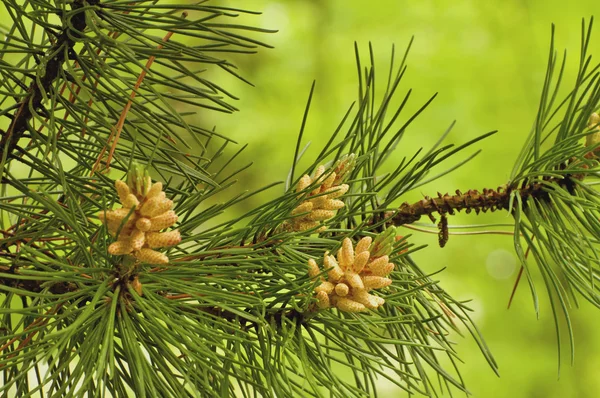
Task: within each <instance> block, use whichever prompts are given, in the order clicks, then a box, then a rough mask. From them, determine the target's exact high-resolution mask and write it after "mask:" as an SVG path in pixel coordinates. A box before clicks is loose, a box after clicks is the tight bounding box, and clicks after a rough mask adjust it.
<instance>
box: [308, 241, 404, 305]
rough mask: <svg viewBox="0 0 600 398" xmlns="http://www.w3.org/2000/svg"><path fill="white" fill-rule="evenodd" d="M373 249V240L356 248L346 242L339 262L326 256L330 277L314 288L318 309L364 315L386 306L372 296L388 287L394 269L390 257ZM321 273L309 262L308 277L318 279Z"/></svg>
mask: <svg viewBox="0 0 600 398" xmlns="http://www.w3.org/2000/svg"><path fill="white" fill-rule="evenodd" d="M374 246H376V244H373V245H372V239H371V238H370V237H364V238H362V239H361V240H360V241H359V242H358V243H357V244H356V246H355V247H353V246H352V241H351V240H350V239H349V238H345V239H344V241H343V242H342V247H341V248H340V250H339V251H338V252H337V260H336V258H335V257H334V256H332V255H330V254H329V252H326V253H325V255H324V256H323V267H324V269H325V270H329V271H328V272H327V274H326V275H327V277H326V278H324V277H323V276H321V281H322V282H321V284H320V285H319V286H317V287H316V288H315V292H316V294H317V305H318V306H319V308H329V307H337V308H338V309H339V310H341V311H347V312H361V311H366V310H367V309H376V308H378V307H380V306H382V305H383V304H384V303H385V300H384V299H383V298H381V297H379V296H375V295H372V294H370V293H369V291H370V290H372V289H380V288H383V287H386V286H389V285H390V284H391V283H392V280H391V279H390V278H388V277H387V276H388V275H389V273H390V272H392V270H393V269H394V264H393V263H390V262H389V257H388V255H387V254H384V255H381V250H377V249H376V248H375V247H374ZM320 273H321V271H320V269H319V266H318V265H317V263H316V261H315V260H313V259H310V260H308V274H309V275H310V276H311V277H313V278H316V277H317V276H318V275H319V274H320Z"/></svg>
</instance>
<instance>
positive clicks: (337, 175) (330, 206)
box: [288, 153, 356, 232]
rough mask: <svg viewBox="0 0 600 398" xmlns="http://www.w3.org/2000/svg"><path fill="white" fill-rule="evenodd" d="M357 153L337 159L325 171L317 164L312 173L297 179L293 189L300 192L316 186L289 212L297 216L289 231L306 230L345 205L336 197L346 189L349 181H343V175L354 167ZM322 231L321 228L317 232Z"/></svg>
mask: <svg viewBox="0 0 600 398" xmlns="http://www.w3.org/2000/svg"><path fill="white" fill-rule="evenodd" d="M355 162H356V155H354V154H353V153H352V154H349V155H345V156H343V157H342V158H340V159H339V160H338V161H337V162H336V164H335V166H334V167H333V170H332V171H330V172H327V171H326V168H325V166H323V165H320V166H319V167H317V169H316V170H315V173H314V176H313V177H311V176H309V175H308V174H305V175H304V176H302V178H300V181H298V186H297V187H296V192H302V191H304V190H305V189H306V188H308V187H310V186H311V185H316V187H315V188H314V189H313V190H312V191H310V192H309V193H308V194H307V195H306V196H305V200H303V201H302V203H301V204H300V205H299V206H297V207H296V208H295V209H294V210H293V211H292V216H296V215H297V217H295V218H294V219H293V220H291V221H290V222H289V224H288V225H289V227H290V229H291V230H292V231H306V230H309V229H312V228H315V227H317V226H319V224H321V222H323V221H325V220H329V219H330V218H333V217H334V216H335V215H336V213H337V211H338V210H339V209H341V208H342V207H344V202H343V201H341V200H339V199H338V198H339V197H340V196H342V195H344V194H345V193H346V192H348V189H349V186H348V184H342V182H343V181H344V179H345V178H346V176H347V175H348V174H349V172H350V171H352V169H353V168H354V164H355ZM323 230H325V227H321V229H319V232H322V231H323Z"/></svg>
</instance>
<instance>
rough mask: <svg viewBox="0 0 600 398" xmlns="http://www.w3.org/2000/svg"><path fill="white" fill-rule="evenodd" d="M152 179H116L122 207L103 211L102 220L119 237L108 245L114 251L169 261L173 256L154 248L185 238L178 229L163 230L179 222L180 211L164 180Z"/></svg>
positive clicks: (145, 259)
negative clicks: (132, 183)
mask: <svg viewBox="0 0 600 398" xmlns="http://www.w3.org/2000/svg"><path fill="white" fill-rule="evenodd" d="M146 178H147V179H148V181H145V182H144V183H143V184H137V185H138V186H137V187H136V186H132V187H130V186H128V185H127V184H126V183H125V182H123V181H120V180H117V181H115V188H116V190H117V194H118V195H119V201H120V202H121V205H122V207H121V208H119V209H115V210H109V211H102V212H100V214H98V217H99V218H100V221H101V222H102V223H103V224H105V225H106V228H107V229H108V232H109V233H110V234H111V235H112V236H116V237H117V241H116V242H113V243H112V244H111V245H110V246H109V247H108V252H109V253H110V254H113V255H126V254H128V255H133V256H134V257H135V258H137V259H138V260H140V261H142V262H145V263H150V264H167V263H168V262H169V258H168V257H167V256H166V255H165V254H163V253H160V252H158V251H156V250H154V249H158V248H165V247H169V246H174V245H176V244H178V243H179V242H180V241H181V235H180V233H179V231H178V230H172V231H168V232H159V231H160V230H163V229H165V228H168V227H171V226H173V225H174V224H175V223H176V222H177V214H175V212H174V211H173V210H171V208H172V207H173V201H172V200H170V199H167V198H166V194H165V192H164V191H163V186H162V183H161V182H156V183H154V184H151V181H150V180H149V178H150V177H146Z"/></svg>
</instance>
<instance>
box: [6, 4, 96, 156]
mask: <svg viewBox="0 0 600 398" xmlns="http://www.w3.org/2000/svg"><path fill="white" fill-rule="evenodd" d="M98 2H99V1H98V0H75V1H73V2H72V3H71V9H72V10H73V11H74V13H73V15H72V16H71V17H70V18H69V22H68V23H66V24H65V25H66V26H67V27H66V28H64V29H63V31H62V33H61V34H60V35H58V38H57V40H56V43H55V44H54V45H53V46H52V47H51V48H50V49H49V50H48V51H47V52H46V55H45V58H44V59H43V61H44V62H45V68H44V72H43V74H42V77H41V78H40V79H39V84H38V82H37V81H35V80H34V81H33V82H31V85H30V86H29V94H28V95H27V96H25V97H24V98H23V100H22V101H21V102H20V104H19V107H18V108H17V110H16V111H15V114H14V115H13V118H12V122H11V124H10V126H9V127H8V130H7V131H6V132H5V133H4V134H3V135H2V138H1V139H0V147H2V149H3V151H4V153H5V154H6V156H7V157H12V153H13V151H14V150H15V148H16V146H17V143H18V142H19V139H21V137H22V136H23V133H24V132H25V131H26V130H27V123H28V122H29V120H30V119H31V118H32V117H33V114H32V109H33V110H38V109H41V108H42V100H43V99H44V94H45V93H46V92H48V91H49V90H50V87H51V85H52V83H53V82H54V80H56V78H57V77H58V75H59V74H60V71H61V68H62V65H63V63H64V61H65V54H67V53H69V52H70V51H72V50H73V46H74V45H75V41H74V40H73V39H72V38H71V36H74V37H78V36H80V35H81V32H83V30H84V29H85V28H86V26H87V22H86V18H85V13H84V11H83V10H82V11H79V12H77V11H78V10H81V9H83V8H84V6H85V5H86V4H89V5H97V4H98ZM68 26H72V27H73V28H72V29H71V28H69V27H68ZM64 47H66V51H65V48H64Z"/></svg>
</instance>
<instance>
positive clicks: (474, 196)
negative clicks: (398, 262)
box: [386, 173, 585, 226]
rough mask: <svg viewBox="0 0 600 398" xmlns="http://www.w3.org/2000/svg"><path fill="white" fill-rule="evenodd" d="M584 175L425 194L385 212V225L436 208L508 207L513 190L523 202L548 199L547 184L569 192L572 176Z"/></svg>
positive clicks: (444, 210)
mask: <svg viewBox="0 0 600 398" xmlns="http://www.w3.org/2000/svg"><path fill="white" fill-rule="evenodd" d="M584 178H585V174H582V173H581V174H567V175H565V176H564V177H563V178H558V177H547V176H546V177H544V178H543V181H544V182H543V183H542V182H533V183H531V184H528V183H527V182H526V181H525V182H523V184H522V185H521V187H520V188H519V187H514V186H504V187H498V188H497V189H488V188H483V191H482V192H479V191H478V190H472V189H470V190H468V191H467V192H465V193H462V192H461V191H460V190H456V195H448V194H447V193H446V194H444V195H442V194H441V193H440V192H438V196H437V197H436V198H431V197H429V196H426V197H425V198H424V199H421V200H420V201H418V202H416V203H413V204H409V203H407V202H405V203H403V204H402V205H400V207H399V208H398V210H396V211H390V212H387V213H386V219H388V221H387V222H388V224H389V225H395V226H400V225H406V224H412V223H414V222H416V221H418V220H419V219H420V218H421V217H422V216H430V217H432V218H433V214H434V213H436V212H437V213H439V214H440V215H447V214H449V215H454V212H455V211H458V212H460V211H461V210H465V211H466V213H467V214H468V213H470V212H472V211H474V212H475V213H477V214H479V213H480V212H484V213H485V212H487V211H488V210H489V211H491V212H493V211H496V210H509V208H510V206H511V203H510V202H511V195H512V193H513V192H514V191H518V193H519V195H520V196H521V198H522V199H523V203H527V199H528V198H534V199H536V200H538V201H545V200H548V199H549V195H548V192H547V188H546V187H547V185H548V184H556V185H557V186H559V187H561V188H564V189H566V190H567V191H569V192H572V190H573V186H574V184H575V182H574V180H579V181H581V180H583V179H584Z"/></svg>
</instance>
